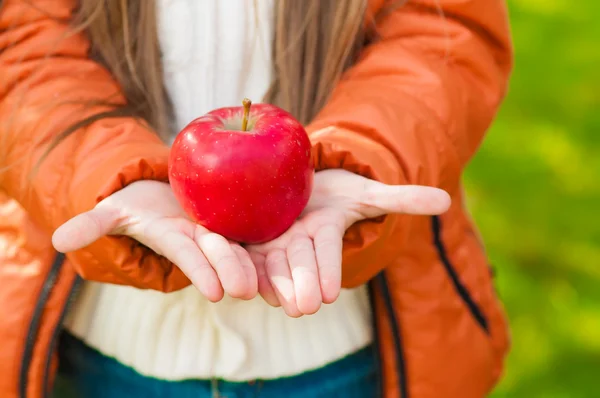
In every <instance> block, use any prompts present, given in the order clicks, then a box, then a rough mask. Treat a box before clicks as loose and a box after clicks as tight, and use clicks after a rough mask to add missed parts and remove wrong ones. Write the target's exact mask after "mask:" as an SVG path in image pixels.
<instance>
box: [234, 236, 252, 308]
mask: <svg viewBox="0 0 600 398" xmlns="http://www.w3.org/2000/svg"><path fill="white" fill-rule="evenodd" d="M230 246H231V248H232V249H233V251H234V252H235V254H236V256H237V258H238V260H239V261H240V264H241V265H242V271H244V275H245V276H246V283H247V290H246V293H245V294H244V295H243V296H241V297H240V298H241V299H243V300H250V299H253V298H254V297H256V294H257V293H258V282H257V275H256V267H255V265H254V263H253V262H252V259H251V258H250V255H249V254H248V252H247V251H246V249H244V248H243V247H241V246H240V245H238V244H231V243H230Z"/></svg>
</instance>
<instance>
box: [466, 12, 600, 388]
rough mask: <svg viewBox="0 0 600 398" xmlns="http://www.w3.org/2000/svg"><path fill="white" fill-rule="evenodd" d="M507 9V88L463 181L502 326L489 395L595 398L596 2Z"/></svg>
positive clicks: (598, 248)
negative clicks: (503, 349)
mask: <svg viewBox="0 0 600 398" xmlns="http://www.w3.org/2000/svg"><path fill="white" fill-rule="evenodd" d="M509 6H510V11H511V18H512V29H513V36H514V41H515V47H516V65H515V71H514V74H513V77H512V81H511V90H510V93H509V96H508V98H507V100H506V102H505V104H504V106H503V108H502V110H501V112H500V115H499V117H498V119H497V121H496V123H495V124H494V126H493V128H492V129H491V131H490V133H489V135H488V136H487V138H486V140H485V142H484V144H483V146H482V148H481V150H480V152H479V153H478V154H477V156H476V157H475V159H474V160H473V161H472V163H471V164H470V165H469V168H468V171H467V176H466V185H467V191H468V194H469V200H470V206H471V209H472V211H473V213H474V216H475V218H476V220H477V222H478V224H479V226H480V228H481V230H482V233H483V235H484V238H485V240H486V244H487V246H488V250H489V253H490V257H491V259H492V262H493V263H494V265H495V267H496V268H497V273H498V276H497V285H498V288H499V294H500V295H501V297H502V299H503V301H504V303H505V306H506V309H507V312H508V315H509V318H510V322H511V328H512V339H513V347H512V351H511V354H510V357H509V360H508V364H507V370H506V375H505V377H504V379H503V381H502V383H501V384H500V386H499V387H498V388H497V390H496V392H495V393H494V394H493V397H494V398H504V397H507V398H563V397H565V398H567V397H568V398H580V397H581V398H584V397H585V398H587V397H589V398H594V397H600V386H598V382H599V381H600V41H599V39H598V38H600V1H597V0H579V1H569V0H511V1H509Z"/></svg>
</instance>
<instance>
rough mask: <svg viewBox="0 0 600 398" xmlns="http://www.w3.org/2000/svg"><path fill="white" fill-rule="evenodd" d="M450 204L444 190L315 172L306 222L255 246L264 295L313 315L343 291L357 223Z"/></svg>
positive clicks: (431, 211)
mask: <svg viewBox="0 0 600 398" xmlns="http://www.w3.org/2000/svg"><path fill="white" fill-rule="evenodd" d="M449 206H450V196H449V195H448V194H447V193H446V192H445V191H443V190H441V189H437V188H432V187H425V186H417V185H386V184H383V183H380V182H377V181H374V180H370V179H368V178H365V177H362V176H360V175H358V174H354V173H351V172H348V171H345V170H341V169H335V170H324V171H320V172H317V173H316V174H315V180H314V187H313V192H312V195H311V197H310V200H309V203H308V205H307V207H306V209H305V210H304V212H303V213H302V215H301V216H300V218H299V219H298V220H297V221H296V222H295V223H294V224H293V225H292V227H291V228H290V229H288V230H287V231H286V232H285V233H284V234H283V235H281V236H279V237H278V238H277V239H275V240H272V241H270V242H267V243H264V244H260V245H251V246H248V247H247V248H246V249H247V250H248V252H249V253H250V256H251V257H252V260H253V262H254V264H255V265H256V268H257V273H258V291H259V293H260V294H261V296H262V297H263V298H264V300H265V301H266V302H267V303H269V304H271V305H272V306H279V305H281V306H282V307H283V309H284V310H285V312H286V314H287V315H289V316H292V317H299V316H302V315H308V314H313V313H315V312H316V311H318V309H319V308H320V306H321V304H322V303H325V304H329V303H332V302H334V301H335V300H336V299H337V297H338V295H339V293H340V290H341V277H342V239H343V237H344V233H345V231H346V230H347V229H348V228H349V227H350V226H351V225H352V224H354V223H356V222H358V221H360V220H364V219H368V218H376V217H379V216H382V215H385V214H389V213H404V214H415V215H436V214H441V213H443V212H445V211H446V210H447V209H448V207H449Z"/></svg>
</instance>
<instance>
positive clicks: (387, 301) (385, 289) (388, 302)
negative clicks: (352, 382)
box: [372, 271, 408, 398]
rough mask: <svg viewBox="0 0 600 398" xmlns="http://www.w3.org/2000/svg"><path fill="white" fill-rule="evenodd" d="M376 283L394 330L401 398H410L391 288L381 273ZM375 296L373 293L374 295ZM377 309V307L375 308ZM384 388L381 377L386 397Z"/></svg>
mask: <svg viewBox="0 0 600 398" xmlns="http://www.w3.org/2000/svg"><path fill="white" fill-rule="evenodd" d="M374 282H375V283H376V284H377V285H378V286H379V290H380V291H381V295H382V299H383V303H384V307H385V311H386V312H387V315H388V319H389V321H390V326H391V329H392V339H393V341H394V356H395V358H396V373H397V375H398V384H399V390H400V394H399V396H398V397H399V398H408V383H407V379H406V359H405V357H404V346H403V344H402V335H401V331H400V322H399V320H398V317H397V316H396V312H395V310H394V303H393V301H392V295H391V293H390V287H389V285H388V282H387V279H386V277H385V274H384V273H383V271H382V272H380V273H379V274H378V275H377V276H375V278H374ZM372 294H373V293H372ZM373 308H375V306H373ZM374 316H375V315H374ZM376 322H377V320H376V319H374V323H375V331H376V332H377V326H376ZM375 340H376V347H377V350H378V352H379V343H378V342H377V339H375ZM384 390H385V389H384V386H383V377H380V394H381V396H382V397H383V396H384V393H383V391H384Z"/></svg>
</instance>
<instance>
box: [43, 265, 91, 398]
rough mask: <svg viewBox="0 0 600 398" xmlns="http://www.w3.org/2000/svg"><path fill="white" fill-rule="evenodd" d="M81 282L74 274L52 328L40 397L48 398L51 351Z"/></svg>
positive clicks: (54, 347)
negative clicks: (56, 320)
mask: <svg viewBox="0 0 600 398" xmlns="http://www.w3.org/2000/svg"><path fill="white" fill-rule="evenodd" d="M82 283H83V279H82V278H81V277H80V276H79V275H76V276H75V280H74V281H73V284H72V285H71V289H70V292H69V297H68V298H67V303H66V305H65V306H64V307H63V310H62V312H61V314H60V318H59V320H58V324H57V325H56V328H54V332H52V338H51V339H50V345H49V346H48V352H47V353H46V363H45V365H44V373H43V375H44V376H43V378H42V381H43V383H44V385H43V386H42V397H43V398H48V397H49V396H50V393H49V391H48V388H49V387H50V385H49V378H50V364H51V362H52V353H53V352H54V350H55V349H56V345H57V343H58V337H59V336H60V333H61V332H62V330H63V323H64V320H65V317H66V316H67V313H68V312H69V308H71V306H72V304H73V302H74V301H75V298H76V297H77V293H78V292H79V288H80V287H81V285H82Z"/></svg>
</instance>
